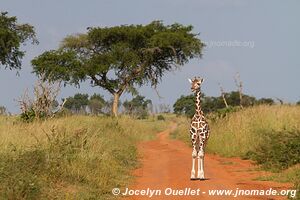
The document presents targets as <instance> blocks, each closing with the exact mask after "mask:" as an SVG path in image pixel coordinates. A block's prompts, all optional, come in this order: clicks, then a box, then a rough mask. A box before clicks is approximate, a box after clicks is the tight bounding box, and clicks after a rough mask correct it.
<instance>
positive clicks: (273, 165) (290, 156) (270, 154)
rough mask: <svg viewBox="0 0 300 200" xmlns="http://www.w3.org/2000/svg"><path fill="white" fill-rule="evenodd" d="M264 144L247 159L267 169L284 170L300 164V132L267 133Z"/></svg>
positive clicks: (265, 133)
mask: <svg viewBox="0 0 300 200" xmlns="http://www.w3.org/2000/svg"><path fill="white" fill-rule="evenodd" d="M261 137H262V139H263V141H264V142H263V143H260V145H258V146H257V148H256V149H255V150H254V151H249V152H248V153H247V155H246V157H248V158H250V159H253V160H254V161H256V162H257V163H258V164H261V165H262V166H263V167H264V168H265V169H269V170H270V169H271V170H275V171H278V170H283V169H287V168H288V167H291V166H293V165H295V164H298V163H300V131H299V130H294V131H287V130H282V131H277V132H274V131H265V132H262V135H261Z"/></svg>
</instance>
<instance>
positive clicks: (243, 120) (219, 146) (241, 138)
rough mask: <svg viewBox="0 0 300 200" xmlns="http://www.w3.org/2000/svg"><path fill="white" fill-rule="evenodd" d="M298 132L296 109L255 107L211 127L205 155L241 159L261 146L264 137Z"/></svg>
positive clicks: (299, 118) (299, 113)
mask: <svg viewBox="0 0 300 200" xmlns="http://www.w3.org/2000/svg"><path fill="white" fill-rule="evenodd" d="M295 130H298V131H300V107H299V106H287V105H286V106H267V105H261V106H255V107H252V108H246V109H243V110H241V111H239V112H235V113H231V114H230V115H228V116H227V117H225V118H223V119H219V120H217V121H216V122H214V123H211V138H210V139H209V145H208V147H207V151H208V152H212V153H217V154H220V155H222V156H240V157H244V156H245V155H246V154H247V153H248V152H249V151H256V150H257V148H259V147H260V145H261V144H262V143H263V142H264V138H265V137H263V136H264V134H265V133H266V132H268V133H272V132H274V133H278V132H282V133H283V137H284V136H285V135H284V132H294V131H295Z"/></svg>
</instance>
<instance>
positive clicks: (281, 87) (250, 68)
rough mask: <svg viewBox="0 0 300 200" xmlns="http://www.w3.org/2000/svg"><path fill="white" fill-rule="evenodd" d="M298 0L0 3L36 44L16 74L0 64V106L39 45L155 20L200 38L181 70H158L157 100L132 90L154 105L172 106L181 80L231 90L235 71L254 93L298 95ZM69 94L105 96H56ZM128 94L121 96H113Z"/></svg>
mask: <svg viewBox="0 0 300 200" xmlns="http://www.w3.org/2000/svg"><path fill="white" fill-rule="evenodd" d="M299 9H300V1H297V0H294V1H292V0H287V1H280V0H274V1H272V0H264V1H259V0H253V1H250V0H248V1H246V0H222V1H221V0H220V1H217V0H186V1H184V0H151V1H146V0H127V1H124V0H89V1H79V0H77V1H74V0H51V1H50V0H48V1H45V0H26V1H17V0H0V10H1V11H8V12H9V15H14V16H17V17H18V20H19V22H20V23H30V24H32V25H33V26H35V29H36V33H37V36H38V39H39V41H40V44H39V45H36V46H32V45H29V44H28V45H26V46H25V47H24V49H25V50H26V52H27V53H26V56H25V57H24V59H23V62H22V64H23V65H22V70H21V71H20V76H19V77H17V76H16V71H10V70H4V67H0V91H1V93H0V94H1V96H0V105H4V106H6V107H7V108H8V110H9V111H10V112H13V113H17V112H19V108H18V106H17V102H16V101H15V100H16V99H18V97H20V96H21V94H22V93H23V91H24V90H25V89H26V88H32V86H33V85H34V82H35V80H36V77H35V76H34V75H33V74H32V73H31V71H32V67H31V65H30V61H31V60H32V59H33V58H34V57H35V56H38V55H39V54H41V53H43V52H44V51H46V50H50V49H55V48H57V47H58V45H59V42H60V41H61V40H62V39H63V38H64V37H65V36H67V35H69V34H75V33H83V32H86V28H87V27H90V26H116V25H120V24H147V23H150V22H151V21H153V20H163V21H164V23H166V24H171V23H174V22H178V23H182V24H184V25H188V24H191V25H193V26H194V32H195V33H200V36H199V38H200V39H201V40H203V41H205V42H206V43H207V47H206V48H205V49H204V52H203V54H204V55H203V58H202V59H197V60H192V61H190V63H188V64H186V65H185V66H183V67H182V69H181V70H178V71H174V72H170V73H168V74H166V76H165V77H164V78H163V80H162V82H161V83H160V85H159V87H158V91H159V93H160V95H161V96H162V97H163V98H162V99H160V98H158V96H157V94H156V92H155V91H154V90H153V89H151V87H150V86H144V87H142V88H140V90H139V91H140V93H141V94H142V95H144V96H146V97H147V98H150V99H152V101H153V102H154V103H155V104H162V103H164V104H169V105H171V106H172V105H173V103H174V102H175V100H176V99H177V98H178V97H179V96H180V95H187V94H190V85H189V83H188V81H187V79H188V78H191V77H194V76H202V77H204V78H205V82H204V83H203V89H202V90H203V92H204V93H205V94H207V95H214V96H216V95H219V94H220V90H219V86H218V83H221V84H222V86H223V88H224V90H225V91H231V90H236V87H235V83H234V76H235V74H236V73H237V72H239V73H240V76H241V79H242V81H243V84H244V92H245V93H246V94H249V95H253V96H256V97H258V98H260V97H271V98H281V99H283V100H284V101H286V102H296V101H299V100H300V78H299V75H300V61H299V59H298V57H297V55H296V52H299V50H298V48H299V46H300V39H299V35H300V26H299V19H300V12H299ZM77 92H81V93H88V94H93V93H100V94H103V95H104V96H105V97H106V99H109V98H110V95H109V93H107V92H105V91H104V90H102V89H101V88H92V87H90V86H89V84H88V83H84V84H82V86H81V87H80V89H77V88H74V87H70V86H67V87H65V88H62V91H61V95H60V98H61V97H67V96H70V95H73V94H75V93H77ZM125 98H131V96H130V95H124V96H123V97H122V98H121V100H124V99H125Z"/></svg>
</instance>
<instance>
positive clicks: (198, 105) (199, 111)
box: [195, 90, 203, 115]
mask: <svg viewBox="0 0 300 200" xmlns="http://www.w3.org/2000/svg"><path fill="white" fill-rule="evenodd" d="M195 114H197V115H203V112H202V108H201V91H200V90H199V91H197V93H196V113H195Z"/></svg>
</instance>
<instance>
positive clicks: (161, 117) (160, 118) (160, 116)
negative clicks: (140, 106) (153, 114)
mask: <svg viewBox="0 0 300 200" xmlns="http://www.w3.org/2000/svg"><path fill="white" fill-rule="evenodd" d="M157 120H166V119H165V117H164V116H163V115H158V116H157Z"/></svg>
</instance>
